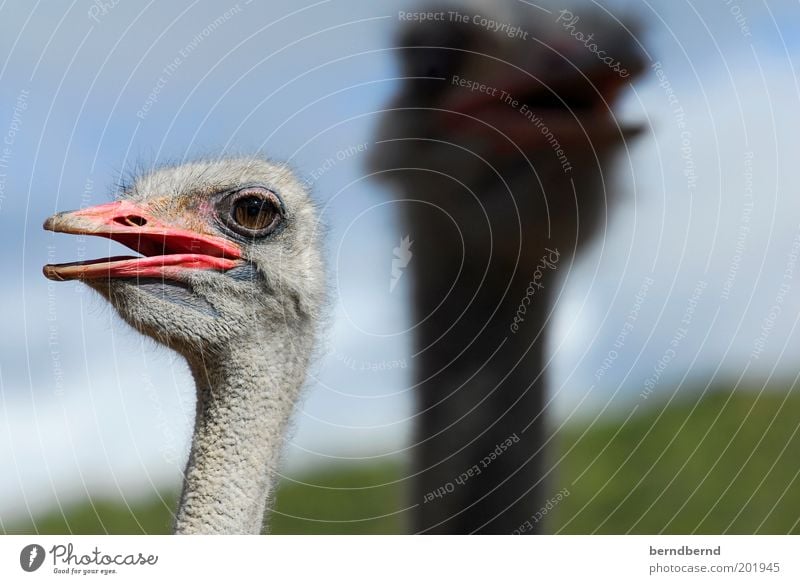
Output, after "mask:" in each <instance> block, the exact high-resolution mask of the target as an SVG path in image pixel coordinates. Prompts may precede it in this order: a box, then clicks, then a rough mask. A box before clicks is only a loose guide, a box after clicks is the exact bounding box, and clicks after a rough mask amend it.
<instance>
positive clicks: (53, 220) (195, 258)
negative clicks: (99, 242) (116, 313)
mask: <svg viewBox="0 0 800 584" xmlns="http://www.w3.org/2000/svg"><path fill="white" fill-rule="evenodd" d="M44 228H45V229H47V230H49V231H55V232H59V233H72V234H77V235H97V236H100V237H107V238H108V239H112V240H114V241H118V242H119V243H122V244H123V245H126V246H128V247H129V248H131V249H133V250H135V251H137V252H138V253H140V254H142V255H143V256H145V257H140V258H137V257H133V256H121V257H112V258H106V259H99V260H90V261H84V262H73V263H68V264H48V265H46V266H44V275H45V276H47V277H48V278H50V279H51V280H76V279H78V280H96V279H102V278H106V279H107V278H164V279H172V280H174V279H179V278H180V276H181V275H182V274H183V273H185V270H187V269H192V270H218V271H225V270H229V269H231V268H233V267H235V266H237V265H239V264H240V261H239V260H240V258H241V249H240V248H239V246H237V245H236V244H234V243H232V242H230V241H228V240H227V239H224V238H222V237H217V236H214V235H206V234H202V233H196V232H194V231H190V230H188V229H182V228H178V227H175V226H171V225H168V224H166V223H163V222H161V221H159V220H158V219H156V218H155V217H153V216H152V214H151V213H149V212H148V211H147V210H145V209H144V208H142V207H140V206H138V205H135V204H134V203H131V202H129V201H118V202H115V203H108V204H105V205H98V206H96V207H89V208H88V209H81V210H80V211H66V212H64V213H57V214H56V215H53V216H52V217H50V218H48V219H47V220H46V221H45V222H44Z"/></svg>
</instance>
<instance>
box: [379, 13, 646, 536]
mask: <svg viewBox="0 0 800 584" xmlns="http://www.w3.org/2000/svg"><path fill="white" fill-rule="evenodd" d="M501 6H506V8H507V9H506V10H505V11H503V10H502V9H501ZM511 6H514V7H513V8H510V7H511ZM425 10H426V11H432V12H433V13H434V14H440V15H441V17H439V19H438V20H426V21H423V22H419V21H417V22H411V23H409V24H407V25H405V26H404V27H403V28H402V30H401V33H400V36H399V42H398V43H397V44H398V47H399V48H398V49H397V53H398V58H399V59H400V67H401V72H402V75H403V76H404V81H403V83H402V85H401V88H400V90H399V93H398V94H397V95H396V97H395V98H394V100H393V102H392V103H391V105H390V106H389V107H388V109H387V110H386V111H385V113H384V114H383V115H382V119H381V123H380V125H379V128H378V131H377V136H376V140H377V144H376V146H375V148H374V149H373V152H372V158H371V162H370V165H371V168H372V170H373V171H374V172H375V173H377V175H378V176H379V177H380V178H381V179H383V180H384V181H386V182H387V183H389V184H390V185H391V186H393V187H394V191H395V192H396V194H397V197H398V199H400V200H403V201H404V202H403V203H402V205H401V208H402V209H403V216H402V229H403V233H404V234H408V236H409V237H410V238H411V239H412V240H414V250H415V255H414V258H413V261H411V262H410V266H409V272H410V275H411V277H412V280H413V283H412V292H411V294H412V304H413V316H414V321H415V324H416V329H415V331H416V335H415V361H416V363H415V365H414V374H415V387H416V401H417V404H416V407H417V412H418V415H417V417H416V439H415V441H414V446H413V451H412V459H413V461H414V466H415V468H414V471H415V472H414V477H415V479H414V481H415V484H414V488H413V491H414V492H413V501H412V502H413V503H416V504H417V505H416V507H415V508H414V511H413V529H414V531H416V532H422V533H471V532H486V533H511V532H514V531H515V530H518V529H519V528H520V527H521V526H522V524H523V523H524V522H525V521H526V520H528V519H529V518H531V516H532V515H533V514H534V513H535V512H536V510H537V509H538V508H539V507H540V506H541V505H542V504H544V502H545V501H546V499H547V497H548V496H549V495H550V494H552V493H551V491H550V490H549V489H550V487H548V486H547V485H546V480H545V479H546V478H547V475H548V465H547V464H546V461H547V456H546V454H547V453H546V447H547V445H548V442H549V441H550V438H549V437H548V433H547V416H546V411H545V397H546V391H545V389H546V388H545V374H546V365H547V357H546V346H547V340H548V328H549V321H550V317H551V314H552V311H553V308H554V300H555V298H556V297H557V294H558V281H557V277H556V272H562V271H563V272H567V271H568V270H569V268H570V265H571V263H572V260H573V258H574V256H575V254H576V253H577V252H578V251H579V250H580V249H581V248H582V247H585V246H586V244H587V243H588V242H589V241H591V239H592V237H593V236H594V235H595V233H596V232H597V231H598V227H600V226H602V225H603V224H604V222H605V220H606V219H607V212H608V209H609V207H610V205H612V204H613V200H612V199H613V196H612V193H611V192H609V190H607V187H608V173H609V168H610V162H611V159H612V156H613V155H614V154H615V153H616V152H618V151H619V150H620V148H621V147H623V146H624V144H625V141H626V139H627V138H628V137H630V136H632V135H634V134H635V133H636V132H637V130H636V129H634V128H627V127H621V126H620V125H619V124H618V122H617V120H616V119H615V117H614V114H613V111H612V105H613V103H614V101H615V98H616V97H617V95H618V92H619V91H620V90H621V89H622V88H624V87H626V86H627V85H628V83H629V82H630V80H631V79H632V78H633V77H635V75H636V73H638V72H639V71H640V70H641V68H642V58H641V56H640V52H639V49H638V45H637V42H636V41H635V36H634V33H633V32H631V31H630V30H628V29H626V28H625V27H624V26H623V25H622V24H620V23H619V22H617V21H616V20H614V19H612V18H609V17H607V16H606V15H605V14H602V13H599V12H597V11H595V12H590V11H585V12H583V13H581V12H580V11H579V10H577V9H576V10H575V11H574V12H575V14H573V13H572V12H570V11H569V10H563V11H561V12H559V11H551V12H547V11H543V10H541V9H539V8H536V7H532V6H530V5H528V3H521V2H519V3H518V2H513V3H512V2H509V3H506V4H502V3H500V6H496V5H495V4H493V3H492V4H490V3H489V2H486V1H484V2H471V3H469V4H464V3H462V4H460V5H456V4H450V5H443V6H441V7H436V6H433V7H427V8H426V9H425ZM454 13H455V14H456V16H454ZM489 15H491V16H489ZM589 35H591V37H590V36H589ZM587 37H589V38H588V40H587Z"/></svg>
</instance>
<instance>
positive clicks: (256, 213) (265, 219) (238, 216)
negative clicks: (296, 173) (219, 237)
mask: <svg viewBox="0 0 800 584" xmlns="http://www.w3.org/2000/svg"><path fill="white" fill-rule="evenodd" d="M225 206H226V207H228V209H226V211H227V212H226V213H224V215H227V221H226V223H227V225H228V227H229V228H230V229H232V230H233V231H236V232H237V233H239V234H241V235H246V236H248V237H260V236H264V235H267V234H269V233H271V232H272V231H273V230H274V229H275V227H277V226H278V224H279V223H280V221H281V218H282V216H281V203H280V199H278V196H277V195H276V194H275V193H273V192H272V191H269V190H267V189H263V188H250V189H245V190H243V191H239V192H237V193H234V194H233V195H232V197H231V198H229V200H227V201H225Z"/></svg>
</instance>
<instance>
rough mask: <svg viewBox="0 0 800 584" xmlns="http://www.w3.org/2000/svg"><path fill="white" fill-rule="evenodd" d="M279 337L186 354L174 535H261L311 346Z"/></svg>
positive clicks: (296, 338) (302, 341)
mask: <svg viewBox="0 0 800 584" xmlns="http://www.w3.org/2000/svg"><path fill="white" fill-rule="evenodd" d="M276 334H278V333H276ZM284 335H285V336H286V337H289V335H287V334H285V333H284ZM298 338H299V339H300V340H298ZM277 341H279V339H277V338H276V337H275V335H272V336H271V337H270V339H269V342H267V341H266V339H262V340H261V341H259V340H257V339H250V340H248V341H247V342H244V343H241V344H239V346H238V347H237V349H236V350H235V351H232V352H231V353H230V354H228V355H225V356H215V357H210V356H205V357H203V356H198V357H196V358H194V359H190V360H189V361H190V362H189V366H190V368H191V370H192V373H193V375H194V378H195V383H196V385H197V417H196V420H195V429H194V438H193V440H192V447H191V452H190V454H189V462H188V464H187V466H186V477H185V482H184V486H183V492H182V494H181V500H180V505H179V508H178V512H177V516H176V519H175V533H176V534H258V533H261V530H262V524H263V518H264V512H265V509H266V505H267V500H268V498H269V497H270V495H271V493H272V491H273V488H274V486H275V483H276V480H275V469H276V465H277V463H278V461H279V458H280V451H281V447H282V444H283V436H284V432H285V430H286V426H287V423H288V420H289V417H290V416H291V413H292V408H293V405H294V403H295V400H296V398H297V395H298V393H299V391H300V388H301V386H302V384H303V380H304V377H305V368H306V365H307V362H308V354H309V349H310V342H306V341H304V340H302V337H297V336H295V337H294V339H291V340H290V339H289V338H287V339H286V342H285V343H283V344H282V346H281V344H280V343H278V344H276V343H277ZM298 343H301V344H303V346H298ZM276 349H278V350H276Z"/></svg>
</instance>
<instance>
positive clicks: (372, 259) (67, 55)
mask: <svg viewBox="0 0 800 584" xmlns="http://www.w3.org/2000/svg"><path fill="white" fill-rule="evenodd" d="M509 3H511V2H509ZM372 4H373V5H368V3H356V2H344V1H328V2H318V3H302V2H301V3H296V2H288V1H280V2H270V3H269V4H268V5H262V4H257V3H255V2H253V3H252V4H249V3H247V2H246V1H244V0H242V1H241V2H239V3H238V4H237V3H225V2H210V1H205V2H201V1H197V2H176V3H169V4H166V3H161V4H159V5H158V7H157V8H156V6H155V4H154V3H152V2H151V3H150V4H147V5H140V4H138V3H136V4H134V3H132V2H125V1H121V2H120V3H119V4H117V5H116V6H113V7H111V8H109V9H108V10H107V11H106V12H105V13H102V12H101V11H100V12H98V9H97V8H96V6H97V5H96V4H93V3H92V2H88V1H87V2H84V1H77V0H76V1H75V2H73V3H72V4H70V5H66V4H64V5H63V6H60V7H58V8H54V7H53V5H48V6H47V7H46V8H45V7H44V6H43V5H40V4H39V3H36V4H31V3H28V2H22V1H21V0H16V1H11V2H6V3H4V4H3V6H2V8H1V9H0V16H2V18H0V79H1V80H2V82H0V105H1V107H0V140H2V141H4V145H5V146H6V147H7V148H8V151H7V152H5V151H2V150H0V261H1V262H2V266H3V271H4V274H5V278H4V279H3V282H4V284H3V286H2V288H0V306H2V307H3V308H2V310H3V313H2V314H3V317H4V318H3V324H4V328H3V331H4V334H3V335H2V337H0V465H2V468H4V469H6V472H4V473H2V475H0V520H7V519H8V518H11V517H14V516H19V515H20V514H21V515H27V514H28V513H29V512H31V511H34V512H35V511H36V510H39V509H42V508H44V507H48V506H51V505H55V504H68V503H69V502H70V501H72V500H74V499H76V498H79V497H82V496H84V495H85V494H86V493H91V494H100V495H104V496H119V495H123V496H125V497H136V496H145V495H148V494H152V493H153V492H154V491H155V490H157V489H160V488H163V487H165V486H169V485H174V484H176V483H177V481H178V480H179V478H180V472H181V467H182V464H183V460H184V457H185V454H186V449H187V447H188V432H189V429H190V426H191V423H192V416H193V387H192V384H191V380H190V378H189V375H188V371H187V369H186V367H185V365H184V364H183V362H182V361H181V360H180V359H178V358H177V357H175V356H174V355H171V354H169V353H166V352H165V351H164V350H163V349H161V348H160V347H157V346H156V345H155V344H154V343H153V342H151V341H148V340H144V339H142V338H141V337H140V336H139V335H137V334H136V333H134V332H133V331H131V330H129V329H128V328H126V327H125V325H124V324H123V323H121V321H120V320H119V319H118V318H117V317H116V316H115V315H114V313H113V311H112V310H111V309H110V308H109V307H107V306H106V305H105V304H104V302H103V301H101V300H100V299H99V298H97V297H95V296H94V295H93V294H92V293H91V292H90V291H88V290H85V289H83V288H82V287H81V286H80V285H79V284H75V283H58V284H54V283H51V282H48V281H46V280H45V279H44V278H43V277H42V276H41V266H42V265H43V264H44V263H46V262H48V261H70V260H73V259H74V258H75V257H77V256H82V257H92V256H98V257H99V256H102V255H105V254H107V253H109V251H111V252H112V253H116V252H117V251H118V249H117V244H114V243H111V242H107V241H88V242H78V241H76V240H75V239H74V238H70V237H67V236H58V235H53V234H50V233H45V232H44V231H42V230H41V223H42V220H43V219H44V218H45V217H47V216H48V215H50V214H51V213H53V212H54V211H56V210H64V209H70V208H76V207H80V206H82V205H87V204H96V203H100V202H104V201H106V200H108V199H109V198H110V197H111V196H112V194H113V190H114V185H115V184H116V183H117V182H118V181H119V177H120V175H121V173H128V172H131V171H132V170H134V169H135V168H136V166H137V165H145V166H147V165H148V164H152V163H153V162H163V161H168V160H182V159H185V158H191V157H193V156H198V155H203V154H209V153H214V154H216V153H219V152H221V151H227V152H254V151H260V152H263V153H265V154H266V155H268V156H271V157H274V158H277V159H284V160H290V161H291V163H292V164H293V165H294V166H295V168H296V169H297V170H298V172H300V173H301V175H303V176H304V177H305V178H306V179H307V180H308V181H309V183H310V184H311V186H312V189H313V191H314V193H315V196H316V197H317V199H318V200H319V201H320V204H321V206H322V209H323V213H324V217H325V221H326V223H327V224H328V226H329V229H330V231H329V241H328V244H327V245H328V256H329V261H330V265H331V268H332V273H333V276H332V282H331V284H332V292H333V294H332V305H331V310H330V312H331V317H330V323H329V327H328V330H327V332H326V334H325V341H324V343H323V347H324V350H323V352H324V353H325V355H324V357H323V358H322V359H321V360H320V361H319V362H318V363H316V364H315V365H314V367H313V368H312V370H311V379H310V381H309V388H308V391H307V393H306V395H305V397H304V399H303V401H302V403H301V404H299V407H298V411H297V414H296V416H295V424H294V425H295V431H294V433H293V435H292V437H291V440H290V441H289V443H288V444H287V448H286V455H287V461H288V465H287V470H286V472H287V473H288V474H289V475H290V476H294V474H295V473H298V472H301V471H302V469H303V468H306V467H308V466H309V465H314V464H332V463H336V462H337V461H341V460H342V459H364V458H378V457H382V456H389V455H402V452H403V448H404V446H405V445H406V444H407V441H408V439H409V431H410V424H411V416H412V407H411V396H410V393H409V390H408V389H407V386H408V381H409V371H410V369H409V368H410V367H411V366H413V361H412V359H411V356H410V353H409V349H408V347H409V334H408V328H409V326H410V322H409V317H408V314H407V310H406V294H407V289H406V287H405V285H404V282H403V281H402V280H401V281H400V285H398V286H397V288H396V289H395V290H394V291H391V292H390V286H389V284H390V271H391V259H392V249H393V248H394V247H395V246H397V245H398V244H399V242H400V239H401V238H402V237H404V236H405V235H410V237H411V239H413V233H407V231H408V230H407V229H405V228H404V227H401V226H400V225H398V223H397V222H396V220H395V217H394V214H393V209H392V204H390V203H387V201H388V199H387V198H386V197H384V196H382V192H381V189H382V187H381V186H380V185H378V184H377V183H374V182H372V181H370V180H368V178H366V177H365V170H364V166H363V163H364V152H363V149H364V148H366V149H367V150H368V149H369V146H370V144H371V141H370V140H371V138H370V134H371V131H372V128H373V126H374V124H375V121H376V119H377V112H379V110H380V109H381V107H383V105H384V104H385V103H386V101H387V99H388V98H389V97H390V96H391V95H392V93H393V91H394V90H395V88H396V84H397V81H396V80H395V77H396V76H397V75H398V72H397V70H396V69H395V66H394V62H393V60H392V52H391V50H390V47H391V41H392V31H393V30H394V26H395V25H396V24H397V17H396V12H397V10H398V7H402V8H405V7H407V6H410V5H412V4H414V3H402V2H385V3H380V5H377V3H372ZM606 5H607V6H608V7H609V9H610V10H612V11H623V12H624V13H631V12H633V13H636V14H640V15H641V19H642V20H643V21H644V23H645V33H644V35H643V42H644V43H645V45H646V46H647V48H648V51H649V52H650V53H651V55H652V56H653V59H654V60H657V61H660V62H661V64H662V71H663V72H664V74H665V75H666V77H667V78H668V80H669V82H670V84H671V86H672V88H673V90H674V92H675V95H676V96H677V99H678V100H679V103H680V105H681V106H682V107H683V110H684V112H685V115H686V118H685V124H686V127H685V128H684V130H683V131H687V130H688V132H689V138H688V145H689V147H690V152H691V156H690V157H689V158H690V161H691V164H692V172H693V174H694V176H695V177H696V183H695V186H694V188H693V189H691V191H690V189H689V188H688V185H687V177H686V171H687V164H688V162H687V158H686V157H684V156H683V154H684V152H685V151H682V150H681V149H682V148H685V147H686V145H687V144H686V140H685V139H686V136H685V135H684V136H682V135H681V131H682V130H681V129H679V128H678V125H677V120H676V118H675V116H674V114H673V112H672V111H671V109H670V108H671V106H670V104H669V103H668V101H667V96H666V94H665V91H664V89H663V88H662V87H660V86H659V85H658V83H657V79H656V76H655V75H654V74H653V73H652V72H651V73H650V74H648V75H647V76H646V77H644V78H643V79H642V80H641V81H640V82H638V83H637V84H636V85H635V91H629V92H628V94H626V96H625V98H624V103H623V107H622V109H621V117H622V118H623V119H625V120H628V121H635V122H640V123H644V124H645V125H646V126H647V127H648V132H647V133H646V134H645V135H644V136H643V137H642V138H640V139H639V140H638V141H637V142H636V143H635V144H634V145H633V147H632V148H631V150H630V151H629V152H627V153H625V154H624V155H623V156H620V159H619V161H618V166H619V177H618V178H619V180H618V183H617V186H615V187H613V188H618V189H620V190H621V191H622V194H621V198H622V200H623V203H622V204H621V205H620V206H619V208H618V209H616V210H615V211H614V212H613V213H612V214H611V215H610V217H609V219H608V222H607V224H606V229H605V232H604V234H603V236H602V237H601V239H600V240H599V242H598V244H597V246H596V247H595V248H594V249H592V250H591V251H590V252H589V253H587V254H585V255H584V256H583V257H582V258H580V259H579V260H578V261H577V262H575V263H574V264H573V265H568V266H563V267H560V268H559V270H560V271H561V273H562V276H563V277H564V278H565V281H566V286H565V290H564V292H563V294H562V296H561V297H560V299H559V309H558V312H557V314H556V316H555V319H556V320H555V327H556V334H555V336H554V339H553V342H552V347H551V356H552V358H551V362H550V376H551V380H552V385H553V403H552V406H553V407H552V414H553V419H554V420H556V421H564V420H569V419H571V418H573V417H579V418H584V419H585V418H590V419H591V418H593V417H595V416H596V415H598V414H599V413H609V412H613V411H618V412H619V411H623V412H628V411H630V409H631V407H632V406H637V405H641V406H642V407H648V406H649V405H650V404H651V403H652V401H650V402H645V401H643V400H642V398H641V397H639V394H640V392H641V391H642V389H643V387H644V384H645V382H646V381H647V380H648V379H652V377H653V373H654V371H655V368H656V366H657V364H658V362H659V360H663V358H664V355H665V354H666V352H667V351H668V350H669V349H670V347H672V348H673V349H674V355H673V354H672V353H670V362H669V363H668V364H667V365H666V366H665V367H663V371H662V372H661V374H660V377H659V379H658V382H657V384H656V385H655V389H654V390H653V394H652V396H651V398H650V399H651V400H656V398H660V399H664V400H666V399H669V398H670V396H672V394H673V392H678V393H681V392H696V391H702V390H703V389H704V388H705V387H706V385H707V384H709V383H720V384H725V385H728V386H733V384H734V383H736V380H737V379H739V378H740V377H741V378H743V379H744V380H745V382H744V383H742V384H741V387H743V388H744V387H745V386H746V387H747V389H748V390H751V391H752V390H756V391H758V390H760V388H761V387H762V385H763V384H764V382H765V381H767V380H769V381H770V385H771V386H778V387H788V385H789V384H790V382H791V381H792V380H793V379H794V376H795V375H796V365H795V364H796V362H797V355H798V353H800V336H798V333H797V330H796V322H797V317H798V314H800V310H798V309H800V294H798V288H800V266H795V267H792V266H791V265H790V262H791V257H790V255H791V254H792V246H793V241H794V240H795V238H797V237H798V236H799V235H800V203H799V202H798V200H799V199H800V198H798V196H797V190H798V187H797V184H798V183H797V179H796V167H797V164H798V162H797V161H798V160H800V156H798V154H800V149H798V145H797V138H796V136H798V135H800V127H799V126H800V116H797V113H796V112H797V110H798V101H800V100H799V99H798V96H799V92H798V81H797V78H796V67H795V63H794V61H795V60H796V59H797V50H798V38H800V35H799V34H798V33H799V32H800V31H799V30H798V27H799V25H798V24H797V23H798V22H800V18H798V17H800V7H798V6H797V5H796V4H792V3H789V2H784V3H773V2H770V3H768V4H757V3H747V4H746V5H745V3H741V6H738V5H737V4H736V3H735V2H734V3H731V4H726V3H725V2H719V3H699V2H698V3H696V5H695V4H692V3H688V2H686V3H672V2H669V3H668V2H661V3H657V4H656V3H652V2H651V3H645V2H634V1H630V2H612V3H609V4H606ZM93 6H95V8H92V7H93ZM733 6H737V8H738V9H739V10H740V11H741V14H742V15H743V18H744V19H745V20H744V21H742V20H740V21H739V22H737V21H736V19H735V15H734V14H733V12H732V11H733V10H734V9H733V8H732V7H733ZM517 9H519V10H526V9H529V7H526V6H525V5H521V4H520V5H517ZM92 15H93V16H94V18H93V17H92ZM215 20H216V21H217V23H218V24H216V25H212V23H214V21H215ZM741 22H745V23H746V24H747V26H748V27H749V36H748V35H746V34H744V32H743V30H742V29H741V28H740V24H741ZM210 26H211V27H213V30H212V31H211V32H208V33H204V29H205V30H206V31H208V30H209V28H208V27H210ZM198 39H199V40H198ZM170 66H171V67H170ZM168 67H169V68H168ZM165 68H168V69H166V70H165ZM156 90H157V93H156ZM8 141H10V144H9V143H8ZM2 146H3V144H0V148H2ZM359 147H361V150H360V151H359ZM329 159H333V160H334V163H333V164H330V163H326V161H327V160H329ZM747 174H749V175H750V176H746V175H747ZM748 201H752V209H751V212H750V213H749V214H748V218H749V221H748V222H747V226H748V228H749V230H748V231H747V232H746V235H744V236H742V225H743V221H744V220H743V216H744V215H745V211H743V210H744V209H745V207H746V206H747V205H748V204H749V203H748ZM742 242H743V243H742ZM737 244H738V245H739V248H738V249H737ZM415 253H424V250H415ZM733 266H735V269H733ZM790 268H792V270H790V273H791V274H793V277H789V278H788V279H787V278H786V277H785V275H784V274H785V272H786V271H787V270H789V269H790ZM732 274H733V275H732ZM647 278H652V280H653V285H652V286H651V287H650V288H649V289H648V291H647V296H646V299H644V300H643V301H641V302H640V303H639V304H640V306H639V307H638V308H636V311H637V312H636V314H637V317H636V320H635V323H634V324H633V326H632V328H631V329H630V330H629V332H628V334H627V335H626V336H625V341H624V344H623V347H622V348H620V349H619V350H618V351H617V354H616V356H615V357H614V358H613V359H611V364H610V365H609V366H608V367H607V369H606V370H605V371H604V374H603V375H602V377H601V378H599V379H598V375H597V371H598V369H599V368H600V367H601V366H602V364H603V361H604V359H609V354H610V353H609V352H610V351H611V350H613V349H614V342H615V339H617V337H618V335H619V334H620V331H621V330H622V328H623V326H624V324H625V322H626V318H627V317H628V315H629V314H630V313H631V311H632V310H634V308H635V307H636V306H637V301H636V299H635V296H636V294H637V291H639V290H640V289H641V287H642V284H643V282H645V281H646V279H647ZM726 282H727V284H726ZM698 283H704V286H703V287H702V292H701V293H700V294H697V293H696V292H695V289H696V288H697V287H698ZM784 284H786V285H788V286H789V291H788V293H787V294H785V295H783V296H780V294H781V292H780V291H781V286H782V285H784ZM778 298H780V300H781V303H780V306H781V310H780V314H779V317H778V318H777V319H775V321H774V322H772V323H771V324H770V325H769V326H768V327H766V329H767V330H766V333H765V322H766V321H765V319H769V314H770V312H771V310H772V308H771V307H772V306H773V305H775V304H776V302H777V300H776V299H778ZM690 304H695V305H696V306H694V311H693V312H692V314H691V319H690V321H691V322H690V324H689V325H688V326H687V327H686V328H687V332H686V334H685V335H684V336H682V338H680V339H679V341H678V342H677V346H674V344H673V345H671V344H670V343H671V342H673V339H674V338H675V335H676V331H677V329H678V328H679V327H680V321H681V319H682V318H685V316H686V314H687V307H689V306H690ZM770 322H771V321H770ZM759 339H761V345H763V351H761V352H760V354H759V356H758V358H754V357H753V351H754V347H755V346H756V343H757V342H759ZM676 388H678V389H676Z"/></svg>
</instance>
